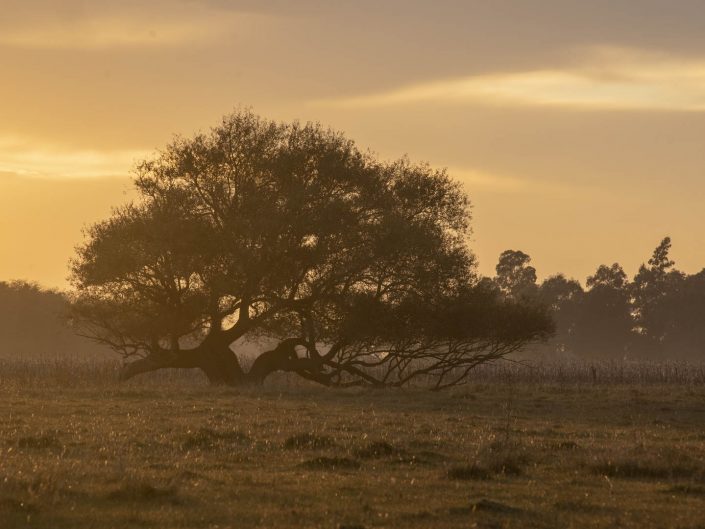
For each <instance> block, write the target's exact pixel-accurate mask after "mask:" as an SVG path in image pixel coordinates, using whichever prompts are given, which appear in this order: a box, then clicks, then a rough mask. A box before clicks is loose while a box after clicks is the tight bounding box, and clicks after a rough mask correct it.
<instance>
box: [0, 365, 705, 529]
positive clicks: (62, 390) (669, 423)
mask: <svg viewBox="0 0 705 529" xmlns="http://www.w3.org/2000/svg"><path fill="white" fill-rule="evenodd" d="M115 370H116V366H115V365H113V364H109V363H105V364H91V365H85V364H73V363H66V362H55V363H52V362H40V363H34V364H30V363H21V362H17V361H3V362H0V418H1V419H0V528H1V529H14V528H26V527H31V528H47V529H49V528H51V529H62V528H78V527H80V528H149V527H164V528H248V527H262V528H269V527H271V528H274V527H276V528H280V527H281V528H288V527H291V528H294V527H296V528H304V527H306V528H308V527H310V528H330V529H346V528H347V529H354V528H355V529H360V528H373V527H379V528H382V527H389V528H428V527H443V528H453V527H463V528H467V527H479V528H482V527H486V528H503V527H507V528H527V527H538V528H570V527H575V528H582V527H605V528H613V527H627V528H629V527H632V528H640V529H641V528H647V527H664V528H683V529H696V528H704V527H705V376H704V374H703V368H702V366H700V367H698V366H693V365H679V364H625V363H613V364H601V365H595V364H591V365H588V364H584V365H583V364H552V365H548V364H547V365H537V366H535V367H533V368H526V367H524V366H521V365H518V364H501V365H498V366H488V367H485V368H483V369H479V370H478V371H477V372H476V373H475V374H474V375H473V377H472V378H471V380H470V381H469V383H468V384H467V385H465V386H462V387H458V388H454V389H452V390H449V391H445V392H439V393H433V392H430V391H428V390H424V389H423V388H409V389H403V390H399V389H386V390H376V389H367V388H355V389H346V390H341V389H325V388H320V387H315V386H310V385H307V384H304V383H301V382H298V381H297V380H295V379H293V378H291V377H288V376H279V377H273V378H272V379H271V380H268V381H267V383H266V384H265V386H264V387H262V388H250V389H228V388H219V387H209V386H208V385H207V384H205V382H204V380H203V379H202V378H201V377H200V376H199V375H198V374H196V373H192V372H163V373H157V374H155V375H152V376H145V377H142V378H138V379H136V380H133V381H130V382H129V383H124V384H119V383H117V382H116V381H115V380H116V378H115Z"/></svg>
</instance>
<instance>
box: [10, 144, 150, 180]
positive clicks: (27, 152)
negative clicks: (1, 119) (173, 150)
mask: <svg viewBox="0 0 705 529" xmlns="http://www.w3.org/2000/svg"><path fill="white" fill-rule="evenodd" d="M148 155H149V153H148V152H146V151H138V150H116V151H96V150H71V149H62V148H60V147H57V146H53V145H37V144H34V143H31V142H29V141H27V140H24V139H22V138H15V137H8V136H4V137H0V173H9V174H15V175H18V176H24V177H41V178H93V177H104V176H115V175H123V174H127V173H129V171H130V170H131V169H132V168H133V167H134V165H135V163H136V162H137V161H139V160H142V159H145V158H146V157H147V156H148Z"/></svg>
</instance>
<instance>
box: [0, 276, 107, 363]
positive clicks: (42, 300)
mask: <svg viewBox="0 0 705 529" xmlns="http://www.w3.org/2000/svg"><path fill="white" fill-rule="evenodd" d="M69 314H70V304H69V300H68V298H67V296H66V294H65V293H63V292H59V291H57V290H47V289H44V288H42V287H40V286H39V285H37V284H35V283H28V282H26V281H11V282H5V281H0V358H4V359H7V358H22V359H28V360H47V359H52V360H53V359H74V358H75V359H84V358H109V357H108V356H107V355H106V354H105V353H106V352H108V349H107V348H104V347H100V346H99V345H96V344H95V343H94V342H93V341H91V340H89V339H87V338H83V337H81V336H78V335H77V334H76V333H75V332H74V330H73V328H72V326H71V321H70V317H69Z"/></svg>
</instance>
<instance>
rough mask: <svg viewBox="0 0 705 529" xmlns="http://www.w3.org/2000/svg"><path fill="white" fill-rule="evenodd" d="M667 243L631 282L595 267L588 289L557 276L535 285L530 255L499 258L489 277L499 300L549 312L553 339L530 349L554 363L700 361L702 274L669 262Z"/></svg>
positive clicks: (704, 318)
mask: <svg viewBox="0 0 705 529" xmlns="http://www.w3.org/2000/svg"><path fill="white" fill-rule="evenodd" d="M670 249H671V239H670V238H669V237H666V238H664V239H663V240H662V241H661V243H660V244H659V245H658V246H657V247H656V249H655V250H654V252H653V255H652V256H651V258H650V259H649V260H648V262H647V263H646V264H642V265H641V266H640V267H639V270H638V272H637V273H636V275H635V276H634V277H633V278H632V279H631V281H630V280H629V277H628V276H627V274H626V272H625V271H624V269H623V268H622V266H621V265H620V264H619V263H613V264H611V265H606V264H603V265H600V266H599V267H598V268H597V270H596V271H595V273H594V274H593V275H591V276H590V277H588V278H587V281H586V282H585V288H583V286H582V285H581V284H580V282H578V281H576V280H575V279H568V278H566V277H565V276H564V275H562V274H558V275H554V276H551V277H548V278H547V279H545V280H544V281H542V282H540V283H539V282H538V281H537V277H536V269H535V268H534V267H533V266H531V264H530V263H531V258H530V257H529V256H528V255H527V254H525V253H523V252H521V251H516V250H507V251H505V252H503V253H502V254H501V255H500V258H499V262H498V264H497V267H496V271H497V275H496V277H495V278H494V279H491V280H490V279H487V280H486V281H490V282H491V283H492V284H493V285H494V286H495V288H497V289H499V290H500V291H501V292H502V294H503V295H504V296H506V297H507V298H509V299H513V300H523V301H524V302H528V303H533V302H535V303H541V304H544V305H545V306H548V307H549V308H550V311H551V314H552V316H553V319H554V322H555V326H556V329H555V334H554V336H553V338H551V339H550V340H549V341H548V342H546V343H544V344H541V345H538V346H535V347H534V348H533V351H534V352H535V351H539V352H541V353H542V354H544V355H548V356H550V357H554V358H565V357H568V358H571V357H572V358H584V359H624V358H627V359H630V358H631V359H637V358H640V359H649V360H702V359H703V358H705V269H703V270H702V271H700V272H698V273H697V274H692V275H688V274H685V273H684V272H681V271H679V270H678V269H676V267H675V263H674V261H673V260H671V259H670V257H669V251H670Z"/></svg>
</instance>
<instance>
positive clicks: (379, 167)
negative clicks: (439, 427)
mask: <svg viewBox="0 0 705 529" xmlns="http://www.w3.org/2000/svg"><path fill="white" fill-rule="evenodd" d="M134 182H135V186H136V188H137V191H138V193H139V199H138V200H137V201H135V202H134V203H131V204H128V205H126V206H123V207H121V208H118V209H116V210H115V211H114V213H113V215H112V216H111V217H110V218H108V219H106V220H104V221H102V222H99V223H98V224H96V225H94V226H92V227H91V228H90V229H89V230H88V231H87V238H86V242H85V243H84V244H83V245H82V246H81V247H79V248H78V250H77V256H76V258H75V259H74V260H73V262H72V282H73V285H74V287H75V292H74V299H73V302H74V303H73V306H74V313H75V315H76V318H77V321H79V322H80V325H81V328H82V332H84V333H85V334H88V335H90V336H92V337H93V338H94V339H95V340H97V341H99V342H101V343H104V344H107V345H109V346H111V347H112V348H113V349H115V350H117V351H118V352H120V353H121V354H122V355H123V356H124V357H125V359H126V365H125V368H124V371H123V377H124V378H129V377H131V376H134V375H136V374H139V373H144V372H147V371H152V370H156V369H160V368H167V367H172V368H173V367H183V368H200V369H201V370H203V371H204V372H205V373H206V375H207V376H208V378H209V379H210V380H211V381H212V382H215V383H226V384H241V383H247V382H261V381H263V380H264V379H265V378H266V377H267V376H268V375H269V374H270V373H272V372H274V371H277V370H283V371H291V372H295V373H297V374H299V375H301V376H302V377H305V378H308V379H310V380H314V381H316V382H319V383H322V384H326V385H351V384H372V385H403V384H406V383H408V382H409V381H411V380H412V379H414V378H419V377H424V380H426V381H429V382H430V383H431V384H432V385H433V386H434V387H437V388H441V387H445V386H447V385H452V384H455V383H459V382H462V380H463V379H464V377H465V376H466V375H467V373H468V372H469V370H471V369H472V368H473V367H474V366H475V365H477V364H479V363H482V362H486V361H491V360H495V359H498V358H502V357H504V356H505V355H507V354H508V353H510V352H512V351H515V350H516V349H518V348H519V347H521V346H523V345H524V344H526V343H528V342H531V341H534V340H538V339H542V338H544V337H546V336H547V335H548V334H549V333H550V332H551V328H552V325H551V321H550V317H549V315H548V313H547V312H546V310H544V309H542V308H541V307H540V306H538V305H532V304H529V303H526V302H524V301H522V300H512V299H505V298H504V297H503V296H501V293H500V292H499V291H498V290H497V289H495V288H488V286H487V284H486V283H483V282H481V281H479V280H478V277H477V274H476V272H475V258H474V256H473V254H472V252H471V251H470V249H469V248H468V245H467V240H468V234H469V229H470V219H471V216H470V204H469V200H468V198H467V196H466V195H465V194H464V192H463V191H462V189H461V187H460V185H459V183H457V182H455V181H453V180H452V179H451V178H450V177H449V176H448V174H447V173H446V172H445V171H443V170H435V169H433V168H431V167H430V166H428V165H426V164H417V163H412V162H411V161H409V160H408V159H406V158H404V159H400V160H396V161H392V162H382V161H379V160H378V159H376V158H375V157H374V156H373V155H372V154H370V153H367V152H363V151H361V150H360V149H359V148H358V147H357V146H356V145H355V144H354V142H352V141H351V140H349V139H347V138H346V137H345V136H344V135H342V134H340V133H338V132H335V131H331V130H328V129H324V128H322V127H321V126H320V125H317V124H311V123H309V124H305V125H304V124H300V123H277V122H273V121H269V120H266V119H263V118H260V117H258V116H257V115H255V114H253V113H252V112H250V111H238V112H235V113H233V114H231V115H229V116H226V117H225V118H224V119H223V121H222V123H220V124H219V125H218V126H216V127H214V128H213V129H212V130H211V131H210V132H208V133H203V134H198V135H196V136H194V137H192V138H188V139H185V138H177V139H176V140H174V141H173V142H172V143H171V144H170V145H168V146H167V147H166V148H165V149H164V150H163V151H162V152H160V153H158V154H157V155H156V156H155V157H154V158H152V159H149V160H146V161H144V162H143V163H141V164H140V165H139V166H138V167H137V169H136V174H135V179H134ZM244 339H250V340H257V343H263V344H270V346H271V347H269V348H268V349H267V350H265V351H262V352H261V353H259V354H258V355H257V356H256V357H255V358H254V360H253V362H252V365H251V367H250V369H249V370H247V371H245V369H244V368H243V367H242V366H241V362H240V360H241V359H240V358H239V357H238V354H237V352H238V349H237V347H238V344H240V343H241V342H242V340H244Z"/></svg>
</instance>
